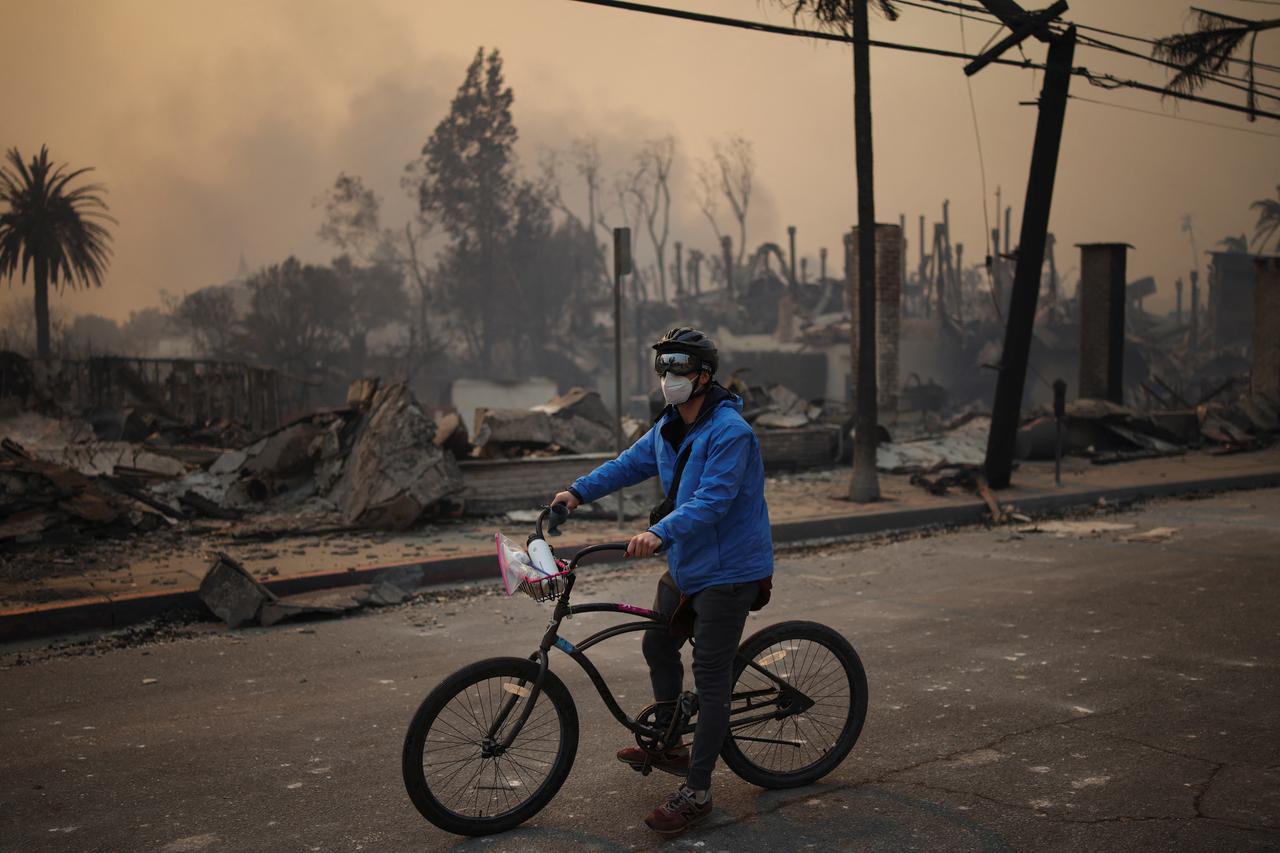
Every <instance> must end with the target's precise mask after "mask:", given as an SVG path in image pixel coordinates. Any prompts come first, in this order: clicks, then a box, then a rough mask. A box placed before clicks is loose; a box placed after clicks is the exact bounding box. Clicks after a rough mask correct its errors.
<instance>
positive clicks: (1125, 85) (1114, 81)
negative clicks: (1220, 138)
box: [1071, 66, 1280, 121]
mask: <svg viewBox="0 0 1280 853" xmlns="http://www.w3.org/2000/svg"><path fill="white" fill-rule="evenodd" d="M1071 73H1072V74H1076V75H1079V76H1081V77H1083V78H1085V79H1086V80H1088V81H1089V82H1090V83H1092V84H1093V85H1094V86H1097V87H1098V88H1100V89H1138V90H1140V91H1143V92H1154V93H1155V94H1157V95H1163V96H1164V97H1166V98H1174V99H1175V100H1179V101H1192V102H1193V103H1197V104H1207V105H1208V106H1211V107H1219V108H1221V109H1224V110H1231V111H1232V112H1237V113H1245V114H1247V115H1251V116H1262V117H1263V118H1273V119H1276V120H1277V121H1280V113H1273V112H1267V111H1266V110H1257V109H1250V108H1249V107H1242V106H1240V105H1239V104H1232V103H1229V102H1227V101H1219V100H1217V99H1215V98H1202V97H1200V96H1199V95H1189V94H1187V93H1185V92H1170V91H1168V90H1166V89H1163V88H1161V87H1159V86H1152V85H1151V84H1150V83H1142V82H1139V81H1137V80H1126V79H1122V78H1120V77H1116V76H1115V75H1113V74H1095V73H1093V72H1092V71H1090V70H1089V69H1088V68H1084V67H1083V66H1082V67H1078V68H1073V69H1072V70H1071Z"/></svg>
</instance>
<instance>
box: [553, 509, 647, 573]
mask: <svg viewBox="0 0 1280 853" xmlns="http://www.w3.org/2000/svg"><path fill="white" fill-rule="evenodd" d="M568 520H569V507H567V506H565V505H564V504H551V505H550V506H548V507H543V509H542V512H540V513H538V520H537V522H536V525H535V529H536V530H537V536H538V538H544V536H560V535H562V534H561V532H560V530H559V529H558V528H559V527H560V525H562V524H564V523H565V522H566V521H568ZM544 521H545V522H546V523H547V524H546V531H545V534H544V531H543V522H544ZM629 544H630V543H628V542H605V543H601V544H599V545H588V546H587V547H585V548H583V549H582V550H581V551H579V552H578V553H576V554H574V555H573V557H572V558H571V559H570V560H569V563H568V568H567V569H566V571H570V572H571V571H573V570H574V569H576V568H577V567H578V561H579V560H581V559H582V558H583V557H585V556H587V555H588V554H595V553H599V552H600V551H625V550H627V548H628V546H629ZM666 544H667V543H666V542H663V543H662V545H663V547H662V548H660V549H658V553H662V552H663V551H665V550H666Z"/></svg>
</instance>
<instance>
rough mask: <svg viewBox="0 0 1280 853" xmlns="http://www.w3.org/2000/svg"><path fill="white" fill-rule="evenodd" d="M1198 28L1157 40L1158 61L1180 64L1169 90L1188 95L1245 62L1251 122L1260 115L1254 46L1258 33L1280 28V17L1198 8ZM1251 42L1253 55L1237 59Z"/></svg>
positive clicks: (1196, 11)
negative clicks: (1244, 15)
mask: <svg viewBox="0 0 1280 853" xmlns="http://www.w3.org/2000/svg"><path fill="white" fill-rule="evenodd" d="M1195 13H1196V29H1195V30H1194V31H1192V32H1189V33H1175V34H1173V35H1171V36H1165V37H1164V38H1161V39H1156V42H1155V47H1153V48H1152V49H1151V56H1152V58H1154V59H1155V60H1156V61H1158V62H1164V63H1168V64H1170V65H1176V66H1178V73H1177V74H1174V75H1173V77H1172V78H1171V79H1170V80H1169V85H1168V86H1166V87H1165V91H1167V92H1173V93H1178V94H1183V95H1187V94H1190V93H1192V92H1195V91H1196V90H1197V89H1200V88H1201V87H1203V86H1204V85H1205V84H1206V83H1211V82H1213V80H1214V78H1215V75H1217V74H1218V73H1219V72H1222V71H1226V70H1227V69H1228V67H1229V66H1230V65H1231V63H1232V62H1243V63H1244V65H1245V71H1246V74H1245V76H1246V78H1247V81H1248V96H1247V97H1248V107H1249V110H1250V113H1249V121H1254V120H1255V119H1256V118H1257V117H1256V116H1255V115H1254V114H1253V112H1252V111H1253V110H1254V109H1255V108H1256V107H1257V100H1258V96H1257V90H1256V89H1255V87H1254V70H1255V67H1254V59H1253V57H1254V48H1255V47H1256V45H1257V42H1258V33H1260V32H1264V31H1266V30H1273V29H1276V28H1277V27H1280V18H1272V19H1269V20H1262V21H1253V20H1249V19H1248V18H1236V17H1234V16H1232V15H1224V14H1222V13H1221V12H1207V11H1205V10H1203V9H1195ZM1245 42H1248V43H1249V58H1248V59H1244V60H1237V59H1234V58H1233V55H1234V54H1235V53H1236V52H1237V51H1238V50H1240V49H1241V48H1242V47H1244V44H1245Z"/></svg>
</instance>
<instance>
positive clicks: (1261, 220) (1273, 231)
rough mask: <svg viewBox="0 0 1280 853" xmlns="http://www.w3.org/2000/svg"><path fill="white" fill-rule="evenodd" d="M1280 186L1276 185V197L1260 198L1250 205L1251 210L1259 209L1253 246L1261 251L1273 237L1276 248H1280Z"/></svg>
mask: <svg viewBox="0 0 1280 853" xmlns="http://www.w3.org/2000/svg"><path fill="white" fill-rule="evenodd" d="M1278 199H1280V186H1278V187H1276V198H1263V199H1258V200H1257V201H1255V202H1254V203H1253V204H1251V205H1249V209H1250V210H1256V211H1258V224H1257V226H1255V228H1254V232H1253V247H1254V249H1255V250H1256V251H1259V252H1261V251H1262V250H1264V249H1265V248H1266V247H1267V243H1268V242H1269V241H1270V240H1271V238H1273V237H1275V238H1277V239H1276V248H1277V249H1280V200H1278Z"/></svg>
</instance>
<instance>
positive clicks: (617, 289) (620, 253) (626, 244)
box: [613, 228, 631, 529]
mask: <svg viewBox="0 0 1280 853" xmlns="http://www.w3.org/2000/svg"><path fill="white" fill-rule="evenodd" d="M630 272H631V229H630V228H615V229H613V405H614V418H613V443H614V447H615V448H616V449H617V451H618V454H619V455H621V454H622V451H623V450H624V449H625V448H623V446H622V277H623V276H624V275H627V274H628V273H630ZM624 520H625V519H624V517H623V501H622V491H621V490H619V491H618V529H622V525H623V521H624Z"/></svg>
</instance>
